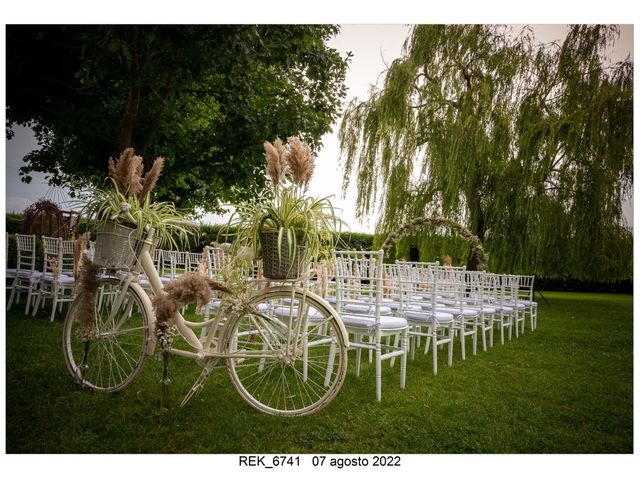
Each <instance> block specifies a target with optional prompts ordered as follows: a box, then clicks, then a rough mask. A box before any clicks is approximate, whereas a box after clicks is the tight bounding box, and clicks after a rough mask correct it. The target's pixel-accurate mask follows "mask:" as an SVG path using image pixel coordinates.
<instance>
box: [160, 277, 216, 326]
mask: <svg viewBox="0 0 640 480" xmlns="http://www.w3.org/2000/svg"><path fill="white" fill-rule="evenodd" d="M212 290H218V291H221V292H226V293H229V289H228V288H227V287H225V286H224V285H223V284H222V283H220V282H216V281H215V280H211V279H209V278H207V277H204V276H202V275H200V274H198V273H195V272H190V273H185V274H184V275H182V276H181V277H180V278H178V279H177V280H174V281H173V282H171V283H169V284H167V286H166V287H165V288H164V291H163V292H162V293H160V294H159V295H157V296H156V297H155V298H154V299H153V308H154V310H155V312H156V319H157V328H158V332H157V334H158V335H159V336H163V335H166V333H167V332H168V330H169V329H170V328H171V327H172V326H173V325H174V324H175V319H176V315H177V314H178V310H180V309H181V308H182V307H184V306H185V305H188V304H189V303H193V302H196V304H197V305H198V307H201V306H203V305H206V304H207V303H209V301H211V298H212V297H213V292H212Z"/></svg>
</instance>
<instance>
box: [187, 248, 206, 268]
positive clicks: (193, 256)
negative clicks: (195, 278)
mask: <svg viewBox="0 0 640 480" xmlns="http://www.w3.org/2000/svg"><path fill="white" fill-rule="evenodd" d="M202 258H203V255H202V253H198V252H187V260H188V263H187V271H188V272H197V271H198V270H199V268H200V264H201V263H202Z"/></svg>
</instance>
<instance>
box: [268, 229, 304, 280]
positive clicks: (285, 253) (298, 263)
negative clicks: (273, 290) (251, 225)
mask: <svg viewBox="0 0 640 480" xmlns="http://www.w3.org/2000/svg"><path fill="white" fill-rule="evenodd" d="M260 244H261V246H262V269H263V274H264V276H265V277H266V278H271V279H273V280H285V279H293V278H299V277H300V276H301V275H302V274H303V273H304V271H305V267H306V265H305V258H304V253H305V251H304V246H303V245H300V244H299V243H298V245H297V247H296V255H295V258H294V256H293V252H291V251H290V250H293V248H291V249H290V246H289V242H287V239H286V237H285V238H283V240H282V249H280V250H279V249H278V231H277V230H263V231H261V232H260Z"/></svg>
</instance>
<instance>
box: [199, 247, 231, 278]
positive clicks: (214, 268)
mask: <svg viewBox="0 0 640 480" xmlns="http://www.w3.org/2000/svg"><path fill="white" fill-rule="evenodd" d="M204 255H205V257H206V261H207V274H208V275H209V278H220V277H221V275H222V269H223V268H224V267H225V266H226V265H227V264H228V263H229V262H230V261H231V255H230V254H229V252H228V251H227V250H225V249H223V248H221V247H210V246H206V247H204Z"/></svg>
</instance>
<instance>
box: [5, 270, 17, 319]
mask: <svg viewBox="0 0 640 480" xmlns="http://www.w3.org/2000/svg"><path fill="white" fill-rule="evenodd" d="M17 282H18V277H16V278H15V279H14V280H13V283H12V284H11V295H9V302H8V303H7V311H9V310H10V309H11V304H12V303H13V298H14V297H15V294H16V284H17Z"/></svg>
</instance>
